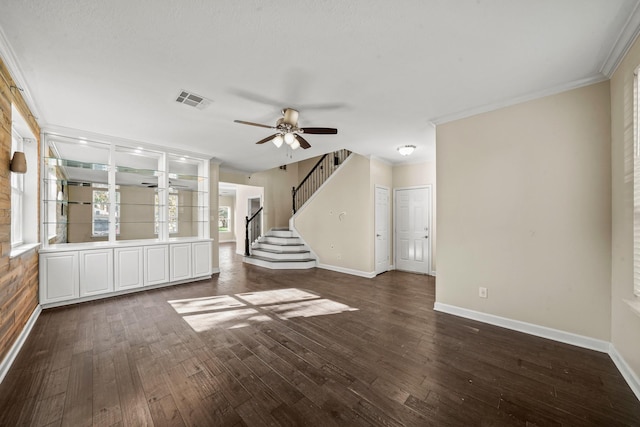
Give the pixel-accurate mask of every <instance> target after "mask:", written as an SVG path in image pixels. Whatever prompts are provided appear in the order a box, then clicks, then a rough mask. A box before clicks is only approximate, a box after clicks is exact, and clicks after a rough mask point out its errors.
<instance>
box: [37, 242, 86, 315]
mask: <svg viewBox="0 0 640 427" xmlns="http://www.w3.org/2000/svg"><path fill="white" fill-rule="evenodd" d="M79 293H80V289H79V286H78V252H76V251H71V252H58V253H50V254H40V303H41V304H47V303H52V302H59V301H67V300H72V299H76V298H78V297H79Z"/></svg>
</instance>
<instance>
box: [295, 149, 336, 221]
mask: <svg viewBox="0 0 640 427" xmlns="http://www.w3.org/2000/svg"><path fill="white" fill-rule="evenodd" d="M328 155H329V153H325V154H324V155H323V156H322V157H320V160H318V162H317V163H316V164H315V166H314V167H312V168H311V170H310V171H309V173H308V174H307V176H305V177H304V178H303V179H302V181H300V184H298V186H297V187H293V190H292V191H291V195H292V200H293V213H296V193H297V192H298V190H300V188H302V186H303V185H304V183H305V182H307V180H308V179H309V177H311V175H312V174H313V173H314V172H315V171H316V169H318V167H319V166H320V164H321V163H322V161H323V160H324V159H325V158H326V157H327V156H328Z"/></svg>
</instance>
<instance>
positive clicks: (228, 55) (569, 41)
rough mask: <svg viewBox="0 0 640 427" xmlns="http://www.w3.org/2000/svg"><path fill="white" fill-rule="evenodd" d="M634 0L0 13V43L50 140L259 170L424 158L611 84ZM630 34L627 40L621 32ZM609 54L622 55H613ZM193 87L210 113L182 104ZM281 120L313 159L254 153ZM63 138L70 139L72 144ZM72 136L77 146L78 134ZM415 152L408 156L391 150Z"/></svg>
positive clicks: (365, 0)
mask: <svg viewBox="0 0 640 427" xmlns="http://www.w3.org/2000/svg"><path fill="white" fill-rule="evenodd" d="M637 5H638V1H637V0H537V1H529V0H476V1H471V0H460V1H455V2H452V1H445V0H440V1H436V0H406V1H401V2H391V1H380V0H351V1H339V0H323V1H321V0H301V1H295V2H294V1H284V0H273V1H258V0H253V1H226V0H224V1H204V0H200V1H195V0H194V1H184V0H136V1H130V0H126V1H125V0H113V1H96V0H50V1H35V0H33V1H12V0H0V10H1V13H0V29H2V32H3V35H4V39H5V42H6V44H7V45H8V46H9V48H8V49H7V48H5V49H4V51H5V53H6V52H7V50H8V51H9V53H10V54H11V55H12V56H14V59H15V65H17V66H18V67H19V72H20V74H21V76H22V78H23V81H22V82H21V83H22V84H23V85H24V86H25V90H26V92H25V93H26V94H27V95H28V96H29V97H30V98H31V100H32V104H34V109H35V111H36V114H37V115H38V116H39V122H40V123H41V124H42V125H43V126H44V128H50V129H54V128H60V127H62V128H69V129H77V130H82V131H87V132H92V133H96V134H102V135H110V136H116V137H120V138H125V139H130V140H134V141H139V142H143V143H149V144H156V145H163V146H168V147H176V148H182V149H184V150H190V151H194V152H199V153H203V154H206V155H208V156H211V157H215V158H217V159H218V160H220V161H221V162H222V167H223V168H225V167H227V168H233V169H238V170H244V171H251V172H253V171H259V170H264V169H268V168H271V167H275V166H278V165H280V164H285V163H290V162H292V161H297V160H301V159H304V158H308V157H311V156H314V155H318V154H322V153H324V152H328V151H331V150H334V149H338V148H349V149H351V150H352V151H355V152H358V153H360V154H363V155H371V156H375V157H377V158H380V159H383V160H385V161H387V162H390V163H398V162H402V161H410V162H414V161H418V160H425V159H432V158H433V156H434V141H435V131H434V128H433V126H432V124H431V121H434V120H437V119H438V118H440V119H441V120H446V119H447V118H450V117H455V116H456V115H460V114H464V113H465V112H470V111H476V109H479V108H480V109H481V108H482V107H483V106H487V105H501V104H504V103H508V102H509V100H512V99H517V98H522V99H524V98H526V97H528V96H531V95H533V94H537V93H546V92H549V91H553V90H556V89H558V88H564V87H572V86H576V85H579V84H584V83H587V82H591V81H598V80H602V79H605V78H606V77H607V73H608V72H610V69H611V64H612V58H613V62H615V59H616V58H615V56H616V55H618V56H619V54H620V48H619V46H624V45H625V44H626V43H628V42H629V41H630V40H629V39H630V38H631V37H632V36H635V34H636V33H635V28H631V29H630V27H634V26H637V23H636V22H635V21H634V20H633V19H631V20H630V17H632V18H633V17H634V16H635V14H634V12H636V7H637ZM625 30H626V32H625ZM616 47H618V50H617V51H616ZM182 89H186V90H189V91H193V92H194V93H197V94H200V95H203V96H205V97H207V98H209V99H210V100H211V101H212V102H211V104H210V105H209V106H208V107H207V108H205V109H204V110H198V109H195V108H191V107H188V106H185V105H181V104H178V103H177V102H175V98H176V96H177V94H178V93H179V92H180V90H182ZM283 107H298V108H299V109H300V125H301V126H328V127H337V128H338V129H339V134H338V135H335V136H333V135H308V136H307V139H308V140H309V142H310V143H311V145H312V146H313V147H312V148H311V149H309V150H296V151H295V152H293V153H287V150H286V149H285V148H284V147H281V148H280V149H276V147H275V146H273V144H264V145H255V144H254V143H255V142H256V141H258V140H260V139H262V138H264V137H266V136H267V135H269V134H270V130H269V129H263V128H257V127H249V126H243V125H240V124H236V123H233V120H234V119H242V120H248V121H257V122H260V123H266V124H274V123H275V120H276V119H277V118H278V116H279V110H280V109H281V108H283ZM70 132H71V131H70ZM71 133H72V132H71ZM404 144H414V145H416V146H417V147H418V149H417V150H416V152H415V153H414V155H413V156H411V157H409V158H403V157H401V156H400V155H399V154H398V153H397V151H396V148H397V147H398V146H400V145H404Z"/></svg>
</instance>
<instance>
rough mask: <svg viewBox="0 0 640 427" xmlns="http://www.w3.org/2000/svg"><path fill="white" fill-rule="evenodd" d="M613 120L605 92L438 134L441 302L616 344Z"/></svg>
mask: <svg viewBox="0 0 640 427" xmlns="http://www.w3.org/2000/svg"><path fill="white" fill-rule="evenodd" d="M609 114H610V106H609V82H603V83H599V84H595V85H591V86H588V87H583V88H580V89H576V90H572V91H568V92H564V93H561V94H558V95H554V96H549V97H546V98H542V99H537V100H534V101H530V102H525V103H522V104H519V105H515V106H512V107H508V108H504V109H501V110H497V111H493V112H490V113H485V114H480V115H477V116H474V117H470V118H466V119H462V120H457V121H454V122H451V123H447V124H444V125H441V126H438V128H437V130H436V132H437V145H436V158H437V162H438V167H437V182H438V192H437V215H438V222H437V231H438V260H437V261H438V270H437V271H438V280H437V282H436V286H437V288H436V301H437V302H439V303H443V304H449V305H453V306H458V307H462V308H465V309H471V310H477V311H480V312H485V313H489V314H493V315H497V316H502V317H506V318H510V319H515V320H519V321H524V322H529V323H533V324H537V325H542V326H546V327H550V328H554V329H559V330H562V331H567V332H571V333H575V334H579V335H584V336H587V337H592V338H596V339H600V340H605V341H608V340H609V339H610V336H611V333H610V332H611V286H610V283H611V277H610V271H611V244H610V242H611V150H610V147H611V145H610V144H611V135H610V129H611V127H610V119H609ZM630 233H631V232H630V231H629V235H630ZM625 256H628V257H630V254H628V253H625ZM479 286H484V287H488V288H489V298H488V299H480V298H478V287H479ZM629 289H630V285H629ZM636 331H637V330H636ZM636 338H637V337H636ZM636 348H637V346H636Z"/></svg>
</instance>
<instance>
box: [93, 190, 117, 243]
mask: <svg viewBox="0 0 640 427" xmlns="http://www.w3.org/2000/svg"><path fill="white" fill-rule="evenodd" d="M97 193H106V195H107V198H106V200H107V201H106V202H105V203H96V194H97ZM98 204H101V205H105V206H106V211H107V230H106V231H104V232H99V233H96V205H98ZM110 207H111V204H110V201H109V189H108V188H106V187H100V186H93V190H92V191H91V237H107V238H108V237H109V209H110ZM119 235H120V192H119V191H116V236H119Z"/></svg>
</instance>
